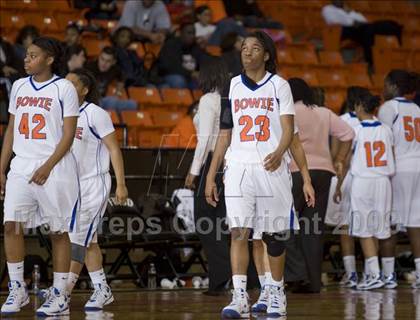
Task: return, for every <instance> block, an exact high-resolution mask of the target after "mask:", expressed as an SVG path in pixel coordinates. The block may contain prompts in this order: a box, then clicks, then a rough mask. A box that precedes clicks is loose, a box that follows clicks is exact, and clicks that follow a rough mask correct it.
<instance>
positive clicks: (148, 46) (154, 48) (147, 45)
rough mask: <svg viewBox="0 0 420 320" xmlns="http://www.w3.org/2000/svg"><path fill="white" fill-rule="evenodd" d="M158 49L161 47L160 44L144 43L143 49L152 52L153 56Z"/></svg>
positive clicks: (157, 53)
mask: <svg viewBox="0 0 420 320" xmlns="http://www.w3.org/2000/svg"><path fill="white" fill-rule="evenodd" d="M160 49H162V45H161V44H156V43H149V42H148V43H145V44H144V51H145V52H151V53H153V54H154V55H155V57H157V56H158V55H159V52H160Z"/></svg>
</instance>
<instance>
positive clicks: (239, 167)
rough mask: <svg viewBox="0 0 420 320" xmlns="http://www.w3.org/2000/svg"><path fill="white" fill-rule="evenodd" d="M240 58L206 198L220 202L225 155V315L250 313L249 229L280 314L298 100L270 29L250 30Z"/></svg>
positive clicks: (273, 310)
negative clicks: (228, 296) (229, 293)
mask: <svg viewBox="0 0 420 320" xmlns="http://www.w3.org/2000/svg"><path fill="white" fill-rule="evenodd" d="M241 59H242V64H243V66H244V73H242V74H241V75H239V76H237V77H235V78H233V79H232V80H231V83H230V89H229V95H228V98H222V110H221V114H220V129H221V130H220V133H219V137H218V140H217V144H216V149H215V152H214V155H213V159H212V163H211V166H210V169H209V173H208V175H207V181H206V196H207V201H208V202H209V203H210V204H211V205H213V206H214V205H215V204H216V201H218V195H217V188H216V185H215V182H214V181H215V180H214V179H215V175H216V171H217V168H219V166H220V165H221V164H222V162H223V158H225V160H226V168H225V172H224V173H225V175H224V182H225V202H226V209H227V219H228V224H229V228H230V231H231V238H232V243H231V264H232V273H233V277H232V280H233V287H234V291H233V299H232V302H231V303H230V304H229V305H228V306H227V307H225V308H224V309H223V311H222V317H224V318H230V319H238V318H244V317H249V314H250V310H249V305H248V297H247V293H246V284H247V276H246V274H247V269H248V261H249V255H248V237H249V234H250V230H251V229H253V230H254V232H261V233H262V234H263V236H262V239H263V241H264V242H265V243H266V244H267V252H268V256H269V261H270V269H271V273H272V279H271V283H270V285H269V290H270V294H269V302H268V306H267V309H266V312H267V315H268V316H270V317H280V316H284V315H285V314H286V298H285V294H284V289H283V282H282V278H283V271H284V258H285V252H284V251H285V244H284V238H283V233H284V232H285V231H287V230H290V229H297V228H298V223H297V219H296V217H295V213H294V209H293V196H292V192H291V177H290V173H289V170H288V161H289V156H288V154H287V150H288V148H289V146H290V144H291V142H292V138H293V134H294V114H295V110H294V103H293V97H292V93H291V90H290V86H289V84H288V83H287V81H286V80H284V79H282V78H280V77H279V76H278V75H277V74H276V64H275V61H276V49H275V46H274V43H273V41H272V40H271V38H270V37H269V36H268V35H267V34H265V33H264V32H256V33H254V34H252V35H249V36H248V37H247V38H246V39H245V40H244V42H243V44H242V48H241ZM225 97H226V96H225Z"/></svg>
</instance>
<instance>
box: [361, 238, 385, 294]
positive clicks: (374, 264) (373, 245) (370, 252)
mask: <svg viewBox="0 0 420 320" xmlns="http://www.w3.org/2000/svg"><path fill="white" fill-rule="evenodd" d="M360 245H361V246H362V250H363V255H364V257H365V272H366V277H367V281H366V282H362V283H360V284H359V285H358V286H357V289H359V290H371V289H377V288H381V287H383V285H384V283H383V282H382V280H381V272H380V269H379V259H378V242H377V240H376V239H375V238H373V237H367V238H360Z"/></svg>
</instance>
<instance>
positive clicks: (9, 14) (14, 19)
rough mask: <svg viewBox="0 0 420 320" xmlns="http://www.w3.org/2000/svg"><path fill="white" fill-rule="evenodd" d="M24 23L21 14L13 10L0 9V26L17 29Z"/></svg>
mask: <svg viewBox="0 0 420 320" xmlns="http://www.w3.org/2000/svg"><path fill="white" fill-rule="evenodd" d="M25 25H26V22H25V19H24V17H23V15H21V14H19V13H17V12H13V11H6V10H4V11H3V10H0V28H2V29H15V30H18V29H21V28H23V27H24V26H25Z"/></svg>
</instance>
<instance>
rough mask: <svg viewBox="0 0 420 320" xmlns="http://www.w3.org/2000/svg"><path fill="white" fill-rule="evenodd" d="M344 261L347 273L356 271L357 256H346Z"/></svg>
mask: <svg viewBox="0 0 420 320" xmlns="http://www.w3.org/2000/svg"><path fill="white" fill-rule="evenodd" d="M343 263H344V269H345V270H346V273H347V274H351V273H353V272H356V258H355V257H354V256H344V257H343Z"/></svg>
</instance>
